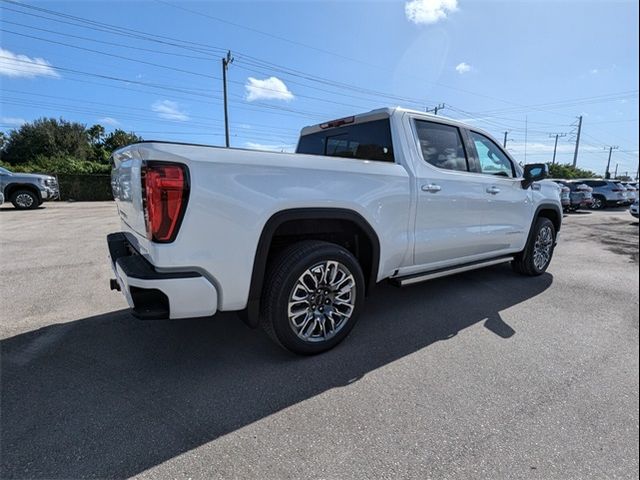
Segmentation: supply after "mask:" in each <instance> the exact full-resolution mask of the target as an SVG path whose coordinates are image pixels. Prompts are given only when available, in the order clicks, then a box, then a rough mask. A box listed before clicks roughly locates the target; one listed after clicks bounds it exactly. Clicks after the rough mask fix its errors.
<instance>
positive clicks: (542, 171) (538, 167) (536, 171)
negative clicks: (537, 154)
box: [522, 163, 549, 189]
mask: <svg viewBox="0 0 640 480" xmlns="http://www.w3.org/2000/svg"><path fill="white" fill-rule="evenodd" d="M548 176H549V166H548V165H547V164H546V163H530V164H528V165H525V166H524V180H522V188H524V189H527V188H529V187H530V186H531V184H532V183H533V182H537V181H539V180H544V179H545V178H547V177H548Z"/></svg>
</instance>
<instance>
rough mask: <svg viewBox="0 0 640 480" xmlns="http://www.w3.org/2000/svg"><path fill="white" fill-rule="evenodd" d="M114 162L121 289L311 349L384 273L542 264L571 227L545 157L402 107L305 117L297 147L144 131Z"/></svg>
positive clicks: (156, 309)
mask: <svg viewBox="0 0 640 480" xmlns="http://www.w3.org/2000/svg"><path fill="white" fill-rule="evenodd" d="M112 162H113V172H112V187H113V193H114V197H115V199H116V203H117V207H118V211H119V213H120V217H121V220H122V231H121V232H117V233H112V234H110V235H109V236H108V245H109V250H110V254H111V261H112V266H113V270H114V272H115V277H116V278H115V279H113V280H112V281H111V287H112V288H113V289H116V290H121V291H122V292H123V293H124V295H125V296H126V298H127V301H128V303H129V305H130V306H131V307H132V309H133V314H134V315H135V316H137V317H139V318H148V319H167V318H171V319H178V318H190V317H209V316H211V315H213V314H215V313H216V312H217V311H239V312H240V313H241V317H242V318H243V319H244V320H245V321H246V322H247V323H248V324H249V325H250V326H253V327H257V326H259V325H260V326H262V327H263V328H264V329H265V330H266V331H267V333H268V334H269V335H270V336H271V337H272V338H273V339H274V340H275V341H276V342H277V343H279V344H280V345H282V346H283V347H285V348H287V349H289V350H291V351H293V352H296V353H300V354H313V353H319V352H322V351H325V350H327V349H329V348H331V347H333V346H335V345H336V344H337V343H339V342H340V341H341V340H343V339H344V338H345V336H346V335H347V334H348V333H349V331H350V330H351V329H352V328H353V326H354V324H355V322H356V319H357V316H358V313H359V311H360V310H361V309H362V305H363V302H364V299H365V296H366V295H367V294H368V293H369V292H370V291H371V290H372V289H373V287H374V286H375V284H376V283H378V282H380V281H382V280H385V279H389V280H390V281H392V282H394V283H395V284H397V285H399V286H403V285H409V284H413V283H416V282H420V281H423V280H428V279H432V278H436V277H442V276H445V275H450V274H455V273H459V272H464V271H468V270H472V269H476V268H481V267H485V266H489V265H495V264H498V263H502V262H511V264H512V265H513V267H514V269H515V270H516V271H517V272H520V273H522V274H525V275H540V274H542V273H543V272H544V271H545V270H546V268H547V266H548V265H549V262H550V261H551V257H552V255H553V250H554V247H555V244H556V237H557V234H558V231H559V230H560V225H561V222H562V206H561V204H560V198H559V190H558V187H557V186H556V185H555V184H554V183H552V182H549V181H543V178H545V176H546V166H545V165H544V164H536V165H526V166H525V167H524V168H521V167H520V166H519V165H518V163H517V162H515V161H514V160H513V158H512V157H511V156H510V155H509V153H507V152H506V151H505V150H504V149H502V148H501V147H500V145H499V144H498V143H497V142H496V141H495V140H494V139H493V138H492V137H491V136H490V135H488V134H487V133H485V132H483V131H482V130H479V129H477V128H475V127H472V126H468V125H465V124H462V123H459V122H457V121H454V120H450V119H446V118H442V117H439V116H433V115H428V114H425V113H422V112H417V111H411V110H405V109H402V108H384V109H379V110H374V111H371V112H368V113H364V114H361V115H355V116H352V117H348V118H342V119H339V120H334V121H330V122H326V123H322V124H319V125H314V126H311V127H305V128H304V129H303V130H302V132H301V136H300V140H299V143H298V147H297V151H296V153H275V152H262V151H251V150H243V149H227V148H219V147H209V146H201V145H190V144H180V143H168V142H167V143H165V142H143V143H137V144H134V145H129V146H127V147H125V148H122V149H119V150H117V151H116V152H114V153H113V157H112Z"/></svg>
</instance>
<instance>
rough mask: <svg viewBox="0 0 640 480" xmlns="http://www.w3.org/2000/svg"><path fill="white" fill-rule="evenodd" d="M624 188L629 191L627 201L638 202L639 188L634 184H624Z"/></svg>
mask: <svg viewBox="0 0 640 480" xmlns="http://www.w3.org/2000/svg"><path fill="white" fill-rule="evenodd" d="M622 185H624V188H626V189H627V200H628V201H629V202H631V203H633V202H635V201H636V200H638V187H637V185H635V184H633V183H627V182H622Z"/></svg>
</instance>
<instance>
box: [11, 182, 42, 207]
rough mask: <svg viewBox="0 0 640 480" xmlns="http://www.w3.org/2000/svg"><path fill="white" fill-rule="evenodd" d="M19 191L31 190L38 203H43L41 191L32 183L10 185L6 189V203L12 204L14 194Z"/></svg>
mask: <svg viewBox="0 0 640 480" xmlns="http://www.w3.org/2000/svg"><path fill="white" fill-rule="evenodd" d="M18 190H29V191H30V192H32V193H34V194H35V196H36V198H37V199H38V202H42V195H41V194H40V190H39V189H38V187H36V186H35V185H33V184H31V183H10V184H8V185H7V186H6V187H4V198H5V201H8V202H10V201H11V197H12V196H13V194H14V193H15V192H16V191H18Z"/></svg>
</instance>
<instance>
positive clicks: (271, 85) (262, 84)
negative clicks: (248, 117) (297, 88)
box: [244, 77, 294, 102]
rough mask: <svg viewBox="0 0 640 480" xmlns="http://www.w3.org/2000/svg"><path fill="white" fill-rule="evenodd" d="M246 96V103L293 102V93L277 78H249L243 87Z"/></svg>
mask: <svg viewBox="0 0 640 480" xmlns="http://www.w3.org/2000/svg"><path fill="white" fill-rule="evenodd" d="M244 88H245V90H246V91H247V94H246V96H245V98H246V99H247V101H249V102H252V101H254V100H285V101H287V102H288V101H290V100H293V98H294V96H293V93H291V91H290V90H289V89H288V88H287V86H286V85H285V84H284V82H283V81H282V80H280V79H279V78H277V77H269V78H265V79H264V80H258V79H257V78H253V77H249V78H248V79H247V83H246V84H245V86H244Z"/></svg>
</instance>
